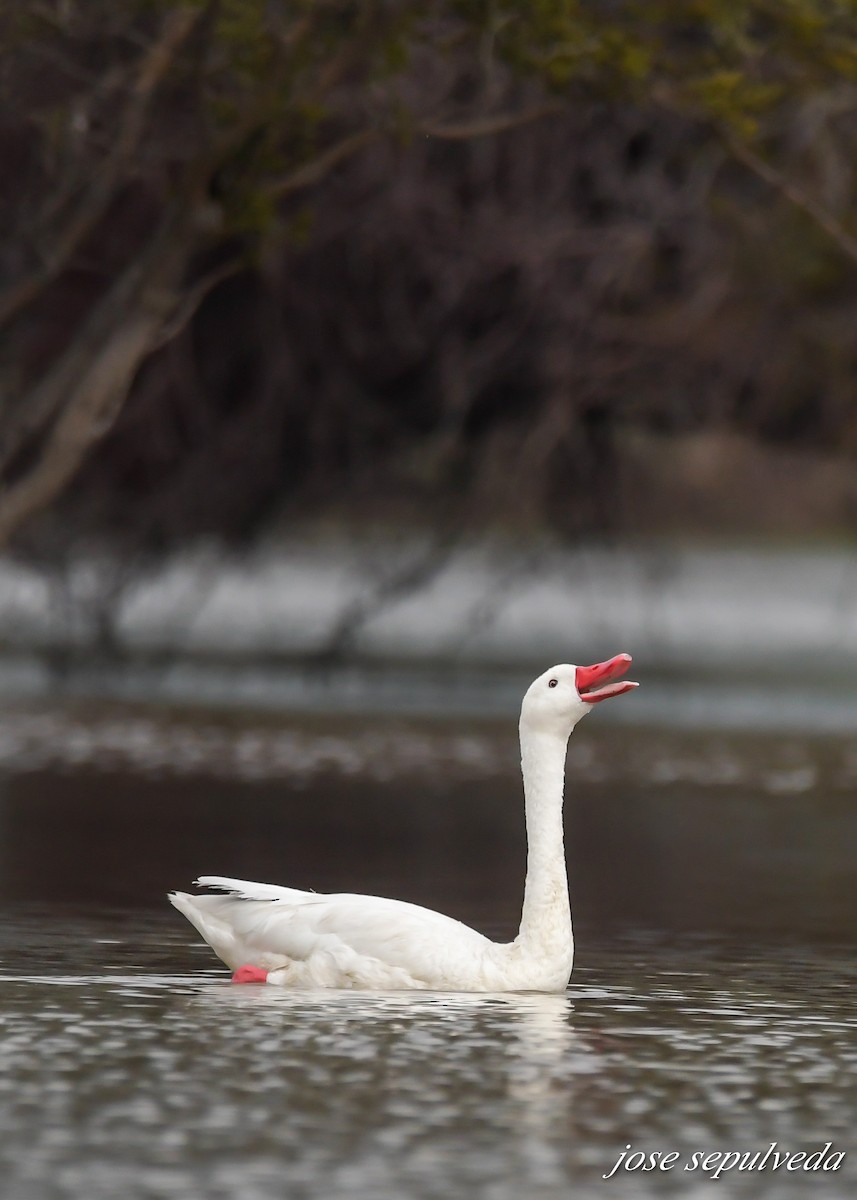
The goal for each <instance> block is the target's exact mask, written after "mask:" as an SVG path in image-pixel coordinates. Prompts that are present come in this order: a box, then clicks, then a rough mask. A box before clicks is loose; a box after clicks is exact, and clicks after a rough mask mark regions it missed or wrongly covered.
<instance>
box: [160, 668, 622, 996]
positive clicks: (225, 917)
mask: <svg viewBox="0 0 857 1200" xmlns="http://www.w3.org/2000/svg"><path fill="white" fill-rule="evenodd" d="M630 661H631V660H630V656H628V655H620V656H617V657H616V658H614V659H611V660H610V661H609V662H607V663H601V664H598V666H596V667H581V668H578V667H573V666H569V665H563V666H557V667H553V668H552V669H551V670H550V671H546V672H545V674H544V675H541V676H540V677H539V678H538V679H537V680H536V681H535V682H534V683H533V684H532V685H531V687H530V688H529V690H528V691H527V694H526V696H525V697H524V702H523V705H522V708H521V722H520V735H521V768H522V772H523V777H524V795H525V802H526V822H527V843H528V853H527V879H526V884H525V889H524V906H523V912H522V915H521V926H520V930H519V932H518V936H517V937H516V938H515V940H514V941H513V942H508V943H504V944H498V943H496V942H492V941H490V940H489V939H488V938H486V937H483V935H482V934H481V933H477V932H476V930H474V929H470V928H469V927H468V926H467V925H463V924H462V923H461V922H460V921H456V920H453V919H452V918H451V917H447V916H444V915H443V914H442V913H437V912H433V911H432V910H430V909H427V908H421V907H420V906H419V905H416V904H407V903H405V902H403V901H401V900H387V899H382V898H380V897H377V896H362V895H345V894H344V895H317V894H316V893H315V892H303V891H298V890H297V889H295V888H286V887H276V886H274V885H272V884H265V883H247V882H245V881H243V880H239V879H226V878H222V877H221V876H217V875H206V876H202V877H201V878H200V879H199V880H198V881H197V882H198V883H199V884H200V885H202V886H205V887H212V888H216V889H218V891H219V892H220V894H214V895H202V896H195V895H188V894H187V893H185V892H175V893H173V894H171V896H170V900H171V901H172V903H173V904H174V905H175V907H176V908H177V909H178V910H179V912H182V913H184V915H185V916H186V917H187V919H188V920H189V921H190V922H191V924H192V925H194V926H195V927H196V928H197V929H198V930H199V932H200V933H201V934H202V936H203V938H204V939H205V940H206V942H208V944H209V945H210V946H211V948H212V950H214V952H215V953H216V954H217V955H218V956H219V957H220V958H221V959H222V960H223V961H224V962H225V963H226V964H227V966H229V967H231V968H232V969H233V970H236V969H238V968H242V970H245V971H246V970H247V969H248V966H249V968H258V970H257V971H255V972H254V971H252V969H251V978H252V980H253V981H259V982H261V981H263V980H266V981H267V982H268V983H270V984H278V985H280V986H284V987H300V988H316V987H328V988H370V989H375V990H389V989H402V988H424V989H431V990H433V991H461V992H504V991H537V992H561V991H563V990H564V989H565V987H566V985H567V984H568V980H569V976H570V974H571V966H572V959H573V956H574V941H573V938H572V930H571V910H570V908H569V900H568V882H567V878H566V868H565V851H564V845H563V824H562V801H563V782H564V776H565V755H566V747H567V743H568V738H569V735H570V734H571V731H572V729H573V728H574V726H575V725H576V724H577V722H578V721H579V720H580V718H581V717H582V716H583V715H584V714H585V713H586V712H588V711H589V709H590V707H591V705H592V704H593V703H595V702H597V701H598V700H602V699H606V698H607V697H608V696H611V695H618V694H620V692H622V691H626V690H627V689H628V688H630V687H634V686H636V685H635V684H631V683H628V682H622V683H610V682H609V681H610V680H614V679H616V677H617V676H618V675H620V674H622V673H624V671H625V670H627V667H628V664H629V663H630ZM587 680H588V681H591V682H598V681H603V680H607V681H608V686H606V687H602V688H600V689H598V690H590V691H587V693H586V696H587V698H586V699H583V698H581V695H580V693H579V691H578V688H582V687H583V686H584V683H585V682H586V681H587ZM239 978H240V973H239Z"/></svg>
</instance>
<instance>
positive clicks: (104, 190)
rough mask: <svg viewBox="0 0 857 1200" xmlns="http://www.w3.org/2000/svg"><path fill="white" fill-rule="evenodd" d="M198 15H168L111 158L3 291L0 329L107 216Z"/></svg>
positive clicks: (141, 73) (187, 12)
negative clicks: (39, 259)
mask: <svg viewBox="0 0 857 1200" xmlns="http://www.w3.org/2000/svg"><path fill="white" fill-rule="evenodd" d="M196 19H197V14H196V13H195V12H193V11H192V10H191V9H183V8H180V9H176V10H174V11H173V12H171V13H169V14H168V16H167V18H166V20H165V22H164V29H163V33H162V35H161V38H160V39H159V40H158V41H157V42H156V43H155V44H154V45H153V46H152V47H151V48H150V49H149V50H148V52H147V53H146V54H145V55H144V58H143V62H142V65H141V67H140V70H139V73H138V75H137V78H136V80H135V81H134V83H133V85H132V87H131V89H130V98H129V102H128V106H127V109H126V112H125V116H124V120H123V122H122V124H121V126H120V129H119V134H118V136H117V138H116V141H115V143H114V145H113V147H112V149H111V152H110V154H109V156H108V157H107V159H106V161H105V162H104V164H103V165H102V167H101V169H100V170H99V171H98V172H97V173H96V175H95V178H94V179H93V180H92V182H91V184H90V186H89V187H88V188H87V189H86V191H85V193H84V195H83V196H82V198H81V200H80V202H79V203H78V204H77V206H76V208H75V211H74V212H73V213H72V214H71V218H70V219H69V221H68V223H67V224H66V226H65V228H64V229H63V230H62V233H61V234H60V235H59V237H58V238H57V239H56V241H55V242H54V244H53V246H52V247H51V248H50V251H49V253H48V254H47V256H46V258H45V260H44V262H43V263H42V264H41V265H40V266H39V267H38V268H37V269H36V270H35V271H33V272H32V273H31V274H30V275H27V276H26V277H25V278H23V279H20V280H18V281H17V282H16V283H14V284H12V285H11V286H10V287H9V288H7V289H6V291H5V292H4V293H2V294H0V328H2V327H3V326H4V325H6V324H7V323H8V322H9V321H10V320H11V319H12V318H13V317H15V316H16V315H17V314H18V313H20V312H21V310H22V309H24V308H26V306H27V305H28V304H30V303H32V301H33V300H34V299H35V298H36V297H37V296H38V295H39V293H40V292H41V291H42V289H43V288H44V287H45V286H46V285H47V284H49V283H50V282H51V281H52V280H53V279H55V278H56V276H57V275H58V274H59V272H60V271H61V270H62V269H63V268H64V267H65V266H66V265H67V263H68V262H69V259H70V258H71V256H72V255H73V254H74V253H75V251H76V250H77V249H78V248H79V246H80V245H81V243H82V242H83V240H84V239H85V238H86V237H87V236H88V235H89V234H90V233H91V232H92V230H93V229H94V228H95V226H96V224H97V223H98V221H99V220H100V219H101V217H102V216H103V215H104V212H105V210H106V209H107V206H108V205H109V204H110V202H111V200H112V199H113V195H114V192H115V189H116V185H117V183H118V181H119V179H120V177H121V173H122V170H123V168H124V167H125V166H126V164H127V163H128V162H129V160H130V159H131V157H132V156H133V154H134V151H135V149H136V147H137V145H138V143H139V140H140V137H141V135H142V132H143V129H144V127H145V120H146V113H147V111H148V106H149V102H150V100H151V97H152V94H153V92H154V91H155V89H156V88H157V86H158V84H159V83H160V81H161V79H162V78H163V77H164V75H165V73H166V71H167V70H168V68H169V65H170V63H171V61H172V59H173V57H174V55H175V53H176V51H177V50H178V48H179V46H180V45H181V44H182V42H183V41H184V40H185V38H186V37H187V36H188V34H189V33H190V30H191V29H192V28H193V25H194V23H195V21H196Z"/></svg>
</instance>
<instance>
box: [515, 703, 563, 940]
mask: <svg viewBox="0 0 857 1200" xmlns="http://www.w3.org/2000/svg"><path fill="white" fill-rule="evenodd" d="M567 745H568V741H567V739H566V738H563V737H561V736H557V735H554V734H551V733H544V732H537V731H533V730H531V729H528V728H527V727H526V725H525V724H524V723H523V722H522V724H521V771H522V773H523V776H524V799H525V804H526V817H527V881H526V884H525V886H524V908H523V912H522V914H521V928H520V932H519V934H518V940H519V942H521V943H522V944H524V945H526V947H527V948H528V949H532V950H533V951H534V952H537V953H540V954H550V953H562V952H563V951H564V950H567V951H568V952H569V953H570V951H571V945H572V942H571V910H570V907H569V903H568V878H567V876H566V870H565V846H564V843H563V825H562V793H563V784H564V781H565V754H566V748H567Z"/></svg>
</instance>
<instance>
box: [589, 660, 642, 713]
mask: <svg viewBox="0 0 857 1200" xmlns="http://www.w3.org/2000/svg"><path fill="white" fill-rule="evenodd" d="M630 665H631V655H630V654H617V655H616V657H615V658H608V659H607V661H606V662H603V663H596V664H595V666H594V667H578V668H577V671H576V673H575V678H574V684H575V687H576V688H577V694H578V695H579V696H580V698H581V700H585V701H586V703H587V704H598V702H599V701H600V700H609V699H610V697H611V696H621V695H622V693H623V692H630V691H632V690H633V688H635V687H639V684H637V683H632V682H631V680H630V679H623V678H622V676H623V675H624V674H625V672H626V671H627V670H628V668H629V667H630Z"/></svg>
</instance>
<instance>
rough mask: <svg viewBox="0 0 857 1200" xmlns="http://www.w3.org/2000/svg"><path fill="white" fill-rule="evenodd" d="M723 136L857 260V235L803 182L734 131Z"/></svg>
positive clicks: (735, 152)
mask: <svg viewBox="0 0 857 1200" xmlns="http://www.w3.org/2000/svg"><path fill="white" fill-rule="evenodd" d="M721 136H722V138H723V140H724V142H725V143H726V145H727V146H728V147H729V149H730V150H731V152H732V154H733V155H734V156H735V158H737V159H738V161H739V162H741V163H743V164H744V166H745V167H747V168H748V169H749V170H750V171H752V172H753V174H754V175H757V176H758V178H759V179H762V180H763V181H764V182H765V183H767V184H768V185H769V186H770V187H772V188H774V190H775V191H777V192H779V193H780V195H781V196H782V197H783V198H784V199H785V200H788V202H789V203H790V204H793V205H794V206H795V208H799V209H800V210H801V212H804V213H806V215H807V216H808V217H810V218H811V219H812V220H813V221H814V222H815V223H816V225H818V227H819V228H820V229H823V230H824V232H825V233H826V234H827V236H828V237H829V238H831V239H832V240H833V241H834V242H835V243H836V245H837V246H838V247H839V249H840V250H841V251H842V252H843V254H845V255H846V257H847V258H850V259H851V261H852V262H853V263H857V237H854V236H853V235H852V234H850V233H849V232H848V230H847V229H846V228H845V227H844V225H843V224H842V223H841V222H840V221H838V220H837V219H836V217H835V216H834V215H833V213H831V212H829V211H828V209H826V208H825V207H824V205H823V204H819V203H818V201H817V200H814V199H813V198H812V196H810V195H808V194H807V193H806V192H805V191H804V190H803V188H802V187H800V185H799V184H797V183H795V182H794V181H793V180H791V179H788V178H787V177H786V176H785V175H784V174H783V173H782V171H779V170H777V168H776V167H773V166H771V164H770V163H767V162H765V160H764V159H763V158H762V157H760V155H758V154H757V153H756V152H755V150H751V149H750V147H749V146H747V145H745V144H744V143H743V142H740V141H739V140H738V139H737V138H736V137H735V136H734V135H733V134H732V133H730V132H728V131H727V130H721Z"/></svg>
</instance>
